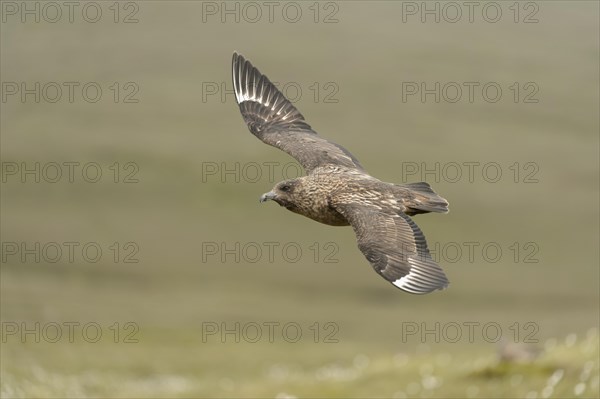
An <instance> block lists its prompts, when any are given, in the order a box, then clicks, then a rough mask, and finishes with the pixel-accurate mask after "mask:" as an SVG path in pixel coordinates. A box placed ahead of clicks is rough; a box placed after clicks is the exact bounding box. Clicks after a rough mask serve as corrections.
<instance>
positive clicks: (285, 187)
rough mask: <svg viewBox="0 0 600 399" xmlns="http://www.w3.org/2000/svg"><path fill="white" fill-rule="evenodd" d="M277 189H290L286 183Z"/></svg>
mask: <svg viewBox="0 0 600 399" xmlns="http://www.w3.org/2000/svg"><path fill="white" fill-rule="evenodd" d="M279 189H280V190H281V191H283V192H288V191H290V186H288V185H287V184H284V185H283V186H281V187H280V188H279Z"/></svg>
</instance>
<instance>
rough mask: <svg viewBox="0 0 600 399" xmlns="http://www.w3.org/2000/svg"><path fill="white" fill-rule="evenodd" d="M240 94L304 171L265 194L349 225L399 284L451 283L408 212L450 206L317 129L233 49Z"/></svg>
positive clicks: (249, 113) (249, 119) (244, 106)
mask: <svg viewBox="0 0 600 399" xmlns="http://www.w3.org/2000/svg"><path fill="white" fill-rule="evenodd" d="M232 76H233V85H234V90H235V95H236V100H237V102H238V105H239V107H240V112H241V113H242V116H243V118H244V121H245V122H246V124H247V125H248V128H249V130H250V132H251V133H252V134H254V135H255V136H256V137H257V138H259V139H260V140H262V141H263V142H264V143H266V144H269V145H271V146H274V147H277V148H279V149H281V150H283V151H285V152H287V153H288V154H290V155H291V156H292V157H294V158H295V159H296V160H298V162H300V164H301V165H302V166H303V167H304V169H305V171H306V172H307V175H306V176H302V177H298V178H296V179H290V180H285V181H282V182H279V183H277V184H276V185H275V187H274V188H273V189H272V190H271V191H270V192H268V193H265V194H263V195H262V196H261V198H260V201H261V202H265V201H267V200H273V201H275V202H277V203H278V204H279V205H281V206H283V207H285V208H286V209H288V210H290V211H292V212H294V213H297V214H300V215H303V216H306V217H308V218H310V219H312V220H315V221H317V222H320V223H324V224H327V225H331V226H348V225H350V226H352V228H353V229H354V232H355V234H356V237H357V242H358V247H359V249H360V250H361V251H362V253H363V254H364V255H365V257H366V258H367V260H368V261H369V262H370V263H371V265H372V266H373V268H374V269H375V271H376V272H377V273H379V274H380V275H381V276H382V277H384V278H385V279H386V280H388V281H389V282H391V283H392V284H393V285H395V286H396V287H398V288H400V289H402V290H404V291H407V292H410V293H413V294H425V293H428V292H431V291H433V290H437V289H443V288H445V287H446V286H447V285H448V280H447V278H446V276H445V274H444V272H443V271H442V269H441V268H440V267H439V266H438V265H437V263H436V262H434V261H433V259H432V258H431V255H430V253H429V250H428V248H427V243H426V241H425V236H424V235H423V233H422V232H421V230H420V229H419V227H418V226H417V225H416V224H415V223H414V221H413V220H412V219H411V218H410V216H412V215H417V214H420V213H428V212H441V213H446V212H448V202H447V201H446V200H445V199H444V198H442V197H440V196H439V195H437V194H436V193H435V192H434V191H433V190H432V189H431V187H430V186H429V184H427V183H425V182H417V183H408V184H393V183H386V182H383V181H381V180H379V179H377V178H375V177H373V176H371V175H369V174H368V173H367V172H366V171H365V169H364V168H363V167H362V165H361V164H360V162H359V161H358V160H357V159H356V158H355V157H354V156H353V155H352V154H351V153H350V152H349V151H348V150H346V149H345V148H344V147H342V146H340V145H338V144H335V143H332V142H330V141H328V140H326V139H324V138H322V137H320V136H319V135H317V133H316V132H315V131H313V130H312V128H311V127H310V125H309V124H308V123H307V122H306V121H305V119H304V117H303V116H302V114H301V113H300V112H299V111H298V110H297V109H296V108H295V107H294V106H293V105H292V103H291V102H289V101H288V100H287V99H286V98H285V96H283V94H281V92H279V90H277V88H276V87H275V86H274V85H273V84H272V83H271V82H270V81H269V79H268V78H267V77H266V76H265V75H263V74H261V73H260V72H259V71H258V69H256V68H255V67H254V66H253V65H252V64H251V63H250V62H249V61H247V60H245V59H244V57H242V56H241V55H238V54H237V53H234V55H233V67H232Z"/></svg>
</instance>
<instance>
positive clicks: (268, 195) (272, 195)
mask: <svg viewBox="0 0 600 399" xmlns="http://www.w3.org/2000/svg"><path fill="white" fill-rule="evenodd" d="M276 197H277V194H275V193H274V192H273V191H269V192H268V193H264V194H263V195H261V196H260V200H259V201H260V202H261V203H262V202H265V201H268V200H272V199H275V198H276Z"/></svg>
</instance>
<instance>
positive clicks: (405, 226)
mask: <svg viewBox="0 0 600 399" xmlns="http://www.w3.org/2000/svg"><path fill="white" fill-rule="evenodd" d="M334 206H335V209H337V210H338V211H339V212H340V213H342V214H343V215H344V216H345V217H346V219H347V220H348V222H350V224H351V225H352V228H353V229H354V232H355V233H356V238H357V241H358V248H360V250H361V251H362V253H363V254H364V255H365V257H366V258H367V260H368V261H369V262H370V263H371V266H373V269H375V271H376V272H377V273H379V274H380V275H381V276H382V277H383V278H385V279H386V280H387V281H389V282H390V283H392V284H393V285H395V286H396V287H398V288H400V289H401V290H404V291H407V292H410V293H411V294H426V293H429V292H431V291H434V290H439V289H444V288H446V287H447V286H448V279H447V278H446V275H445V274H444V272H443V271H442V269H441V268H440V266H439V265H438V264H437V263H435V262H434V260H433V259H432V258H431V255H430V254H429V249H427V242H426V241H425V236H424V235H423V232H422V231H421V229H419V227H418V226H417V225H416V224H415V222H413V220H412V219H411V218H410V217H409V216H408V215H406V214H404V213H402V212H399V211H392V210H388V211H386V210H382V209H378V208H376V207H374V206H372V205H363V204H360V205H359V204H350V205H348V204H345V205H344V204H338V205H334Z"/></svg>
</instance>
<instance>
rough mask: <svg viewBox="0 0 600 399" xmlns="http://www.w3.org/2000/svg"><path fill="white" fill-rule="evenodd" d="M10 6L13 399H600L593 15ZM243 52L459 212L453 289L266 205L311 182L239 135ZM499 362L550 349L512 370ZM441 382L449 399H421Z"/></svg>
mask: <svg viewBox="0 0 600 399" xmlns="http://www.w3.org/2000/svg"><path fill="white" fill-rule="evenodd" d="M7 3H10V4H8V5H7ZM15 4H16V5H15ZM20 4H22V3H14V4H13V3H12V2H3V3H2V7H3V8H2V11H3V20H2V23H1V24H0V27H1V31H0V33H1V39H0V46H1V48H0V55H1V57H0V58H1V60H0V72H1V81H2V103H1V104H0V105H1V107H2V110H1V118H0V129H1V142H0V144H1V148H0V155H1V158H2V186H1V193H0V200H1V203H0V210H1V213H2V218H1V219H2V221H1V225H0V233H1V235H2V239H1V241H2V263H1V269H0V277H1V281H0V287H1V298H0V299H1V311H0V319H1V321H2V323H3V324H2V354H1V357H0V360H1V364H0V366H1V367H0V373H1V374H0V375H1V380H2V388H1V389H2V396H3V397H12V396H21V397H28V396H37V397H48V396H54V397H64V396H71V397H84V396H107V397H108V396H117V397H123V396H155V395H156V396H164V397H174V396H180V397H184V396H188V397H190V396H194V395H195V396H198V395H200V396H204V397H216V396H221V397H224V396H227V397H255V396H270V397H274V396H277V395H278V394H280V396H284V395H283V394H284V393H285V394H289V395H302V396H338V397H342V396H343V397H347V396H352V395H355V396H365V395H368V396H373V397H375V396H377V397H389V396H392V395H394V394H396V395H397V396H398V397H402V396H403V395H406V396H419V395H425V396H438V397H445V396H446V397H447V396H461V395H467V394H468V395H470V396H471V397H477V396H483V397H485V396H488V397H489V396H505V397H514V396H519V397H522V396H525V395H528V394H529V393H530V392H531V391H535V392H539V394H538V395H539V397H542V396H543V395H544V394H543V392H542V391H543V389H544V387H545V386H547V385H548V378H551V376H552V375H554V374H553V373H555V372H556V370H559V369H564V370H566V371H565V373H566V375H565V376H564V380H562V381H563V383H565V385H564V386H565V388H564V390H563V388H562V387H561V386H560V385H556V387H557V388H556V389H554V388H553V390H552V392H550V391H548V390H547V391H546V393H548V392H550V393H549V396H552V395H554V396H557V397H559V396H560V397H565V396H569V395H575V394H578V395H581V396H583V397H594V396H597V395H598V346H597V342H598V338H597V328H598V324H599V316H598V308H599V305H598V303H599V302H598V301H599V271H598V270H599V269H598V263H599V250H598V242H599V239H600V237H599V235H600V234H599V228H598V227H599V207H598V204H599V179H598V175H599V168H600V166H599V158H598V155H599V154H598V151H599V136H598V132H599V128H600V126H599V119H598V109H599V106H600V104H599V85H600V82H599V76H600V74H599V40H600V39H599V22H598V11H599V8H598V3H595V2H583V1H579V2H578V1H576V2H566V1H555V2H520V3H514V4H516V6H515V5H514V4H513V3H512V2H511V3H510V4H509V3H497V4H499V5H500V10H501V14H498V16H497V17H495V16H494V15H496V14H494V13H493V11H494V10H492V9H488V8H489V7H488V8H485V9H486V14H482V12H483V11H482V10H483V9H484V5H485V4H484V3H482V5H481V7H478V8H477V9H476V10H475V11H474V14H473V22H470V21H469V18H468V10H467V9H466V8H463V9H462V10H461V13H462V14H461V18H459V19H458V20H457V21H456V22H452V20H454V15H455V14H453V13H452V12H453V10H452V9H451V8H448V7H449V6H448V3H444V2H442V3H432V5H431V7H436V6H434V5H433V4H437V5H438V6H437V7H439V10H440V11H439V13H440V14H439V22H436V21H435V18H434V17H435V15H433V16H431V15H430V16H428V14H426V13H425V14H424V10H422V9H421V8H420V7H421V6H420V4H423V3H419V2H417V3H413V2H399V3H392V2H368V3H367V2H339V3H336V2H322V3H304V2H302V3H300V2H296V3H294V2H291V3H277V4H278V6H277V7H276V8H275V9H274V10H273V14H272V18H271V20H272V22H271V20H270V17H269V10H268V9H267V8H265V6H264V5H263V6H262V8H260V15H261V17H260V18H259V17H258V14H255V13H254V11H256V10H254V9H253V8H251V7H252V6H248V5H244V3H235V2H233V3H228V5H227V6H225V5H224V3H219V2H165V1H152V2H150V1H148V2H143V1H141V2H126V3H120V4H119V5H118V7H116V6H115V5H113V4H109V3H98V4H99V7H100V10H101V14H99V15H101V16H100V17H97V18H98V21H97V22H90V21H93V20H94V19H95V18H96V17H94V15H96V14H93V12H94V11H95V9H91V8H89V7H88V8H85V7H86V4H88V3H80V4H79V5H80V6H81V7H78V8H77V9H76V10H75V11H74V14H73V21H72V22H71V21H69V18H68V12H67V11H68V10H66V9H63V10H62V14H61V15H62V17H61V18H60V19H58V21H57V22H48V20H53V18H54V16H55V14H54V13H53V12H54V11H55V10H53V9H51V8H45V9H44V6H43V3H39V4H38V6H37V7H39V19H40V20H39V22H36V21H35V18H34V17H35V15H33V16H31V15H29V16H28V14H26V13H25V14H24V15H23V10H21V8H20V7H21V5H20ZM257 4H259V5H260V3H257ZM15 7H16V8H15ZM31 7H36V6H34V5H32V6H31ZM111 7H112V8H111ZM222 7H230V8H227V9H225V8H222ZM415 7H416V8H415ZM450 7H451V6H450ZM511 7H512V8H511ZM84 9H85V10H86V11H85V13H84V11H83V10H84ZM227 10H233V11H231V12H229V13H228V11H227ZM284 10H285V11H284ZM295 10H300V14H295V13H294V12H295ZM22 18H25V22H22ZM236 18H237V21H236ZM422 18H424V19H425V22H422ZM296 19H297V21H296ZM496 19H497V21H496ZM115 21H116V22H115ZM315 21H316V22H315ZM515 21H516V22H515ZM536 21H537V22H536ZM234 50H236V51H239V52H240V53H242V54H243V55H244V56H246V57H247V58H249V59H250V60H251V61H252V62H253V63H254V64H255V65H256V66H257V67H258V68H259V69H260V70H261V71H262V72H263V73H265V74H266V75H267V76H269V78H270V79H271V80H272V81H274V82H277V83H278V84H279V85H280V87H281V88H282V90H283V91H284V92H285V93H286V94H287V95H288V96H289V97H290V98H293V101H294V102H295V103H296V105H297V107H298V108H299V109H300V111H301V112H302V113H303V115H304V116H305V117H306V119H307V121H308V122H309V123H310V124H311V126H312V127H313V128H314V129H315V130H316V131H318V132H319V133H320V134H321V135H323V136H325V137H327V138H328V139H331V140H333V141H335V142H337V143H340V144H342V145H343V146H344V147H346V148H348V149H349V150H350V151H351V152H352V153H353V154H354V155H355V156H356V157H357V158H358V159H359V160H360V161H361V163H362V164H363V165H364V166H365V168H366V169H367V170H368V171H369V172H370V173H371V174H373V175H374V176H376V177H378V178H380V179H381V180H385V181H390V182H398V183H400V182H414V181H421V180H426V181H428V182H429V183H431V184H432V186H433V187H434V188H435V190H436V192H438V193H440V194H441V195H442V196H444V197H445V198H447V199H448V200H449V202H450V213H449V214H447V215H421V216H417V217H416V218H415V221H416V222H417V223H418V224H419V226H420V227H421V228H422V230H423V231H424V232H425V234H426V236H427V239H428V242H429V245H430V248H431V249H432V252H434V255H435V256H436V259H438V260H439V262H440V264H441V265H442V267H443V268H444V270H445V271H446V273H447V275H448V277H449V279H450V281H451V285H450V287H449V289H447V290H445V291H443V292H437V293H434V294H431V295H427V296H412V295H408V294H405V293H403V292H401V291H399V290H397V289H395V288H394V287H393V286H391V285H389V284H388V283H386V282H385V281H384V280H382V279H381V278H380V277H379V276H378V275H377V274H376V273H374V272H373V270H372V269H371V267H370V266H369V264H368V263H367V261H366V259H364V257H363V256H362V254H361V253H360V251H359V250H358V248H357V247H356V242H355V237H354V234H353V232H352V229H350V228H336V227H329V226H324V225H319V224H317V223H315V222H312V221H310V220H308V219H305V218H301V217H299V216H297V215H294V214H292V213H290V212H287V211H285V210H283V209H280V208H279V207H277V206H275V205H274V204H272V203H267V204H263V205H261V204H259V203H258V198H259V196H260V195H261V194H262V193H264V192H266V191H269V190H270V188H271V187H272V186H273V185H274V184H275V183H276V182H278V181H279V180H282V179H284V178H285V177H295V176H297V175H298V174H299V173H300V169H298V166H297V164H295V163H294V161H293V160H292V159H291V158H290V157H288V156H287V155H286V154H284V153H282V152H280V151H278V150H276V149H274V148H271V147H268V146H265V145H264V144H262V143H261V142H260V141H259V140H257V139H256V138H255V137H253V136H252V135H251V134H250V133H249V132H248V130H247V128H246V126H245V125H244V123H243V121H242V119H241V117H240V115H239V110H238V108H237V106H236V104H235V99H234V96H233V94H232V92H231V90H232V84H231V81H230V80H231V78H230V74H231V71H230V62H231V55H232V53H233V51H234ZM498 89H499V90H500V91H498ZM471 90H472V91H471ZM28 93H29V94H28ZM100 93H101V94H100ZM427 93H429V94H427ZM59 94H60V95H59ZM36 323H39V324H37V325H36ZM64 323H80V324H79V325H78V326H77V327H76V334H75V337H74V339H73V341H74V342H70V341H69V339H67V336H68V334H67V332H68V331H67V330H68V327H66V326H68V324H67V325H65V324H64ZM89 323H96V324H94V325H93V326H96V325H97V326H99V327H98V328H99V329H100V331H101V332H102V338H101V339H99V341H98V342H95V343H94V342H91V341H93V339H91V338H90V337H89V336H87V335H83V334H84V333H83V332H82V331H81V328H82V326H85V325H88V324H89ZM115 323H116V324H115ZM127 323H133V324H129V325H128V324H127ZM236 323H238V324H236ZM253 323H254V324H253ZM265 323H267V324H266V326H268V325H269V323H278V324H277V328H279V329H281V328H282V327H283V326H284V325H287V324H289V323H295V324H293V326H292V327H293V328H295V329H296V330H297V329H298V328H299V329H300V331H301V333H302V336H301V337H300V338H298V341H297V342H293V343H290V342H288V340H292V341H293V339H292V338H290V336H288V335H286V333H283V332H281V331H280V330H278V332H277V334H275V335H274V337H273V340H272V342H269V339H268V338H267V337H268V327H266V326H265ZM328 323H329V324H328ZM255 324H256V325H258V326H259V328H260V329H259V332H260V333H261V334H262V335H261V336H260V338H259V339H258V340H257V342H256V343H252V342H249V341H252V337H254V336H255V335H253V332H254V330H253V329H254V328H255V327H256V326H255ZM56 325H58V328H59V331H61V333H62V336H61V337H60V338H59V339H58V340H56V342H51V341H53V339H52V338H53V337H55V335H53V334H54V330H56V328H57V327H56ZM36 326H39V327H36ZM215 326H216V328H217V329H218V331H216V332H215V333H214V334H212V335H211V334H209V332H210V331H212V330H210V328H213V327H215ZM457 326H458V327H457ZM469 326H472V327H469ZM44 328H45V330H44ZM94 328H96V327H94ZM244 328H246V330H244ZM470 328H473V330H472V334H471V335H472V336H471V338H472V339H470V338H469V332H470V331H471V330H469V329H470ZM488 328H489V329H488ZM53 329H54V330H53ZM207 329H209V330H207ZM223 329H225V330H226V329H232V330H233V331H235V330H236V329H237V334H239V335H240V336H239V337H237V338H239V339H238V341H240V342H236V335H235V334H236V333H235V332H234V333H232V334H229V335H227V334H225V335H222V333H223V331H222V330H223ZM415 329H416V330H415ZM27 330H32V331H34V332H33V333H31V334H29V335H27V333H26V331H27ZM24 331H25V335H23V334H24ZM35 331H38V332H37V333H36V332H35ZM427 331H430V333H427ZM457 332H458V333H459V334H460V336H459V337H458V339H454V338H455V337H456V333H457ZM89 333H90V334H92V331H89ZM289 333H290V334H292V331H289ZM36 334H37V335H36ZM85 334H87V332H86V333H85ZM115 334H116V335H115ZM128 334H133V335H132V337H135V339H137V340H138V342H137V343H133V342H131V343H127V342H124V340H125V337H126V336H128ZM117 335H118V336H117ZM292 335H293V334H292ZM37 336H39V339H38V341H40V342H35V341H36V337H37ZM573 336H575V337H579V339H578V340H576V342H575V343H571V344H568V345H567V344H565V343H564V340H565V337H573ZM327 337H329V338H330V339H335V340H336V341H337V342H328V341H326V338H327ZM585 337H587V338H585ZM548 340H549V341H548ZM586 340H587V341H586ZM115 341H116V342H115ZM222 341H224V343H223V342H222ZM504 341H511V342H514V341H516V342H517V343H520V344H526V345H534V346H535V345H538V346H541V347H543V348H546V349H548V344H547V343H548V342H551V343H552V342H560V344H557V345H550V348H549V349H548V351H547V352H544V354H543V355H542V357H540V359H538V360H536V361H535V362H534V363H532V364H533V365H531V363H526V364H527V365H526V366H522V365H521V366H519V365H517V366H515V367H516V369H514V368H511V367H512V366H511V367H509V368H508V369H506V370H505V369H502V367H503V366H501V365H500V366H498V365H496V364H495V363H494V359H495V356H496V355H495V354H496V353H497V351H498V345H499V343H500V342H504ZM586 342H587V343H586ZM594 343H595V344H594ZM563 345H564V347H563ZM579 345H581V347H580V346H579ZM424 348H426V349H424ZM398 353H401V354H402V353H405V354H407V355H406V356H408V358H407V359H409V360H408V361H407V364H408V366H406V367H400V366H398V363H397V362H398V360H397V359H398V358H397V357H396V358H394V356H396V355H397V354H398ZM413 355H414V356H413ZM365 358H366V359H370V360H368V363H365V362H366V360H365ZM393 359H396V360H395V361H396V363H394V360H393ZM402 359H404V358H403V357H402V356H401V360H400V363H402V364H404V363H403V362H404V360H402ZM436 359H437V360H436ZM439 359H442V360H441V361H440V360H439ZM448 359H451V360H448ZM476 359H484V360H480V361H479V363H476V366H473V367H470V366H468V364H470V363H471V362H477V361H476ZM436 362H437V363H436ZM427 364H430V365H432V366H431V367H433V368H434V369H435V370H436V372H437V371H438V369H440V373H442V374H443V375H444V376H443V378H444V380H445V381H446V383H445V384H443V385H440V386H439V387H438V386H437V385H435V384H434V383H433V382H432V380H428V381H429V382H430V383H431V384H433V385H430V386H431V387H433V388H432V389H425V391H423V392H425V393H423V392H422V391H421V388H419V390H417V389H416V388H415V389H409V388H408V386H409V384H410V382H412V381H416V380H417V378H419V379H421V380H422V379H423V378H424V376H427V375H430V374H431V373H425V374H423V372H422V367H425V369H426V370H428V366H423V365H427ZM332 365H333V366H332ZM530 366H531V368H529V367H530ZM328 367H329V368H328ZM460 367H466V369H461V368H460ZM488 367H490V368H491V369H492V372H491V374H486V372H485V370H487V368H488ZM496 367H500V368H501V369H502V370H501V371H499V373H501V375H500V376H498V375H497V374H494V373H495V372H496V371H497V369H496ZM519 367H521V368H519ZM538 367H539V368H538ZM323 368H325V371H323ZM357 368H358V369H360V370H363V369H364V370H368V371H366V373H367V374H368V376H364V375H362V376H359V375H354V374H352V373H353V372H352V371H350V377H348V376H347V375H346V374H344V372H347V371H348V369H351V370H355V369H357ZM588 369H589V371H587V372H586V373H588V374H589V376H588V377H586V378H585V379H582V378H581V373H583V372H584V370H588ZM282 370H283V371H282ZM319 370H321V371H319ZM332 370H333V371H332ZM340 370H342V371H340ZM344 370H345V371H344ZM319 373H321V374H319ZM323 373H325V374H326V375H328V376H330V375H334V377H331V376H330V377H327V378H320V377H319V376H320V375H323ZM327 373H329V374H327ZM331 373H333V374H331ZM336 373H338V374H336ZM339 373H342V377H339ZM448 373H449V374H448ZM502 373H504V374H502ZM528 373H531V375H530V374H528ZM269 375H271V377H268V376H269ZM282 375H283V377H282ZM515 375H521V376H522V377H521V378H522V380H523V381H528V380H529V378H530V377H531V380H530V381H531V384H529V385H527V384H526V385H521V383H520V381H521V380H519V377H515ZM336 376H337V377H336ZM344 376H345V377H344ZM465 376H467V377H465ZM338 377H339V378H338ZM328 378H329V379H328ZM336 378H337V379H336ZM345 378H348V379H347V380H346V379H345ZM464 378H466V380H465V379H464ZM470 378H474V379H478V378H479V379H481V380H478V381H479V382H473V381H472V380H470ZM554 378H557V377H554ZM562 378H563V377H561V379H562ZM332 379H333V380H335V381H337V382H335V383H331V380H332ZM340 381H343V382H344V381H354V382H352V383H348V384H347V385H344V384H345V382H344V383H340ZM450 381H452V384H448V382H450ZM481 381H485V383H481ZM490 381H491V382H490ZM515 381H517V382H515ZM566 381H568V384H567V383H566ZM594 381H595V382H594ZM421 382H422V381H421ZM488 382H490V384H491V385H489V386H488V385H486V384H488ZM579 383H584V385H585V386H584V387H583V388H581V386H580V388H577V389H578V390H577V391H575V389H576V388H575V386H576V385H577V384H579ZM426 384H427V383H426ZM494 384H496V385H494ZM557 384H560V383H558V382H557ZM449 386H454V387H455V389H451V388H449ZM471 386H476V387H479V388H477V389H475V388H470V387H471ZM99 387H106V388H99ZM302 387H307V388H306V389H304V388H302ZM567 387H568V388H567ZM413 388H414V386H413ZM469 388H470V390H469V391H468V390H467V389H469ZM579 390H581V392H579ZM529 397H532V396H529Z"/></svg>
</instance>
